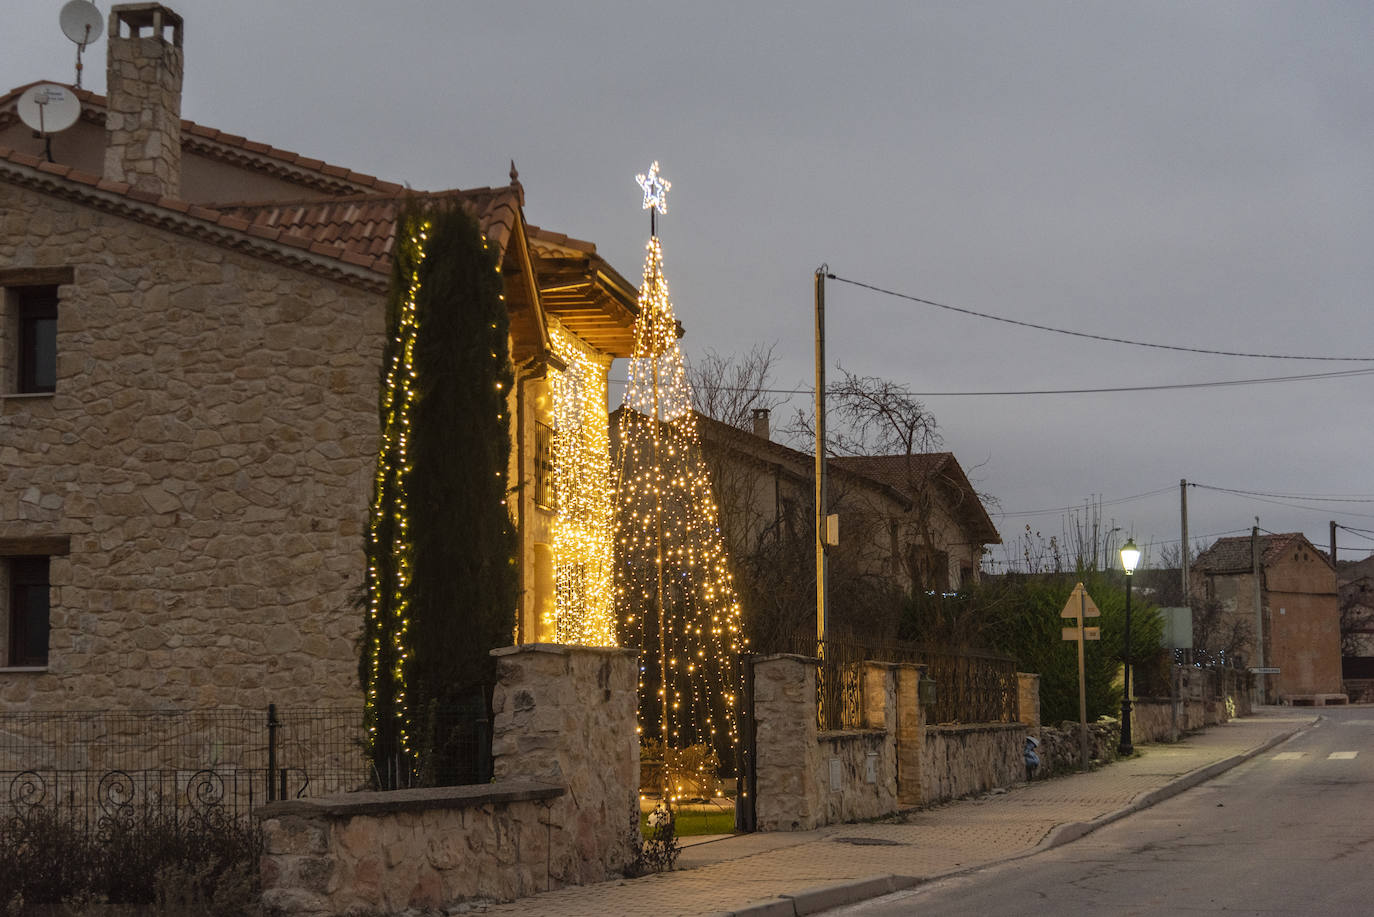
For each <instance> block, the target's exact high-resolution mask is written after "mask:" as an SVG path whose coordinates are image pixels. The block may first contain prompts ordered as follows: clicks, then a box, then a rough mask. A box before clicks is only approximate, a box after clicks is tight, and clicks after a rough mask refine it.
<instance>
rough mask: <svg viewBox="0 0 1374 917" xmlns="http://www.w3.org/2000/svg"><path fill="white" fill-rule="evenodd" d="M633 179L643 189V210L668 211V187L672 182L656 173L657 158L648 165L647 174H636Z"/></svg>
mask: <svg viewBox="0 0 1374 917" xmlns="http://www.w3.org/2000/svg"><path fill="white" fill-rule="evenodd" d="M635 181H636V182H638V183H639V187H641V188H643V189H644V207H643V209H644V210H657V211H658V212H659V213H667V212H668V189H669V188H671V187H672V186H673V183H672V182H670V181H668V180H667V179H665V178H660V177H659V174H658V160H654V164H653V165H651V166H649V174H648V175H643V174H641V175H636V176H635Z"/></svg>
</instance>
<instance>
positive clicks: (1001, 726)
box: [921, 723, 1026, 803]
mask: <svg viewBox="0 0 1374 917" xmlns="http://www.w3.org/2000/svg"><path fill="white" fill-rule="evenodd" d="M1025 741H1026V727H1025V726H1024V725H1022V724H1020V723H986V724H979V725H970V726H927V727H926V730H925V748H924V750H923V752H922V760H921V771H922V772H921V801H922V802H924V803H932V802H940V801H943V800H947V799H958V798H959V797H961V796H968V795H970V794H972V793H983V792H986V791H988V790H991V789H994V788H996V787H1007V786H1011V785H1012V784H1014V783H1020V782H1021V781H1024V780H1025V779H1026V764H1025V757H1024V748H1023V746H1024V744H1025Z"/></svg>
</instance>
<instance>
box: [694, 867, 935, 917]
mask: <svg viewBox="0 0 1374 917" xmlns="http://www.w3.org/2000/svg"><path fill="white" fill-rule="evenodd" d="M920 882H921V880H920V879H917V878H916V877H915V876H896V875H883V876H870V877H869V878H867V879H858V880H856V881H853V882H846V883H844V884H842V885H823V886H817V887H816V888H807V889H803V890H802V891H799V892H794V893H792V894H784V895H778V896H777V897H776V898H769V899H768V900H766V901H759V902H757V903H755V904H749V905H746V906H744V907H742V908H739V909H737V910H733V911H721V912H720V913H718V914H713V915H711V917H807V915H808V914H819V913H820V912H821V911H828V910H831V909H832V908H837V907H843V906H844V905H846V904H857V903H858V902H860V901H867V900H869V899H870V898H881V897H882V896H883V895H890V894H892V893H893V892H899V891H902V890H903V889H907V888H912V887H914V886H916V885H918V884H920Z"/></svg>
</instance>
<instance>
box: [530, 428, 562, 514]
mask: <svg viewBox="0 0 1374 917" xmlns="http://www.w3.org/2000/svg"><path fill="white" fill-rule="evenodd" d="M534 502H535V503H538V504H539V505H540V506H542V507H545V508H546V509H557V508H558V494H557V491H556V490H555V489H554V483H553V428H552V427H550V426H549V425H548V424H546V423H540V422H539V421H535V424H534Z"/></svg>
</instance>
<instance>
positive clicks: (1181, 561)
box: [1178, 478, 1190, 605]
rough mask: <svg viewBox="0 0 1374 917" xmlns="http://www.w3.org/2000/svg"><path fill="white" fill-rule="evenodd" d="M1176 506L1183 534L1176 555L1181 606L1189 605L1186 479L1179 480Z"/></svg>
mask: <svg viewBox="0 0 1374 917" xmlns="http://www.w3.org/2000/svg"><path fill="white" fill-rule="evenodd" d="M1178 505H1179V513H1178V515H1179V519H1180V520H1181V521H1182V523H1183V532H1182V535H1181V538H1180V541H1179V545H1180V546H1181V548H1182V550H1181V551H1179V554H1178V565H1179V567H1180V568H1181V571H1182V576H1183V604H1184V605H1188V604H1190V600H1189V598H1188V479H1187V478H1179V481H1178Z"/></svg>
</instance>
